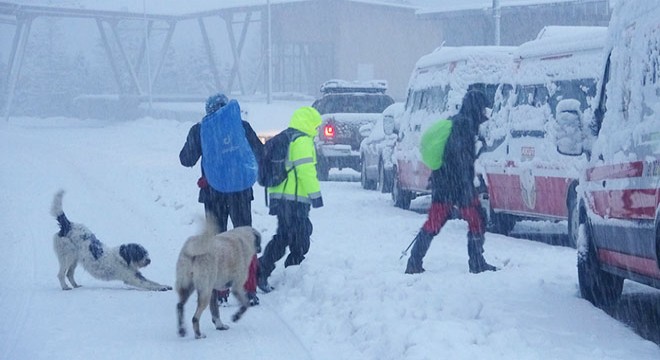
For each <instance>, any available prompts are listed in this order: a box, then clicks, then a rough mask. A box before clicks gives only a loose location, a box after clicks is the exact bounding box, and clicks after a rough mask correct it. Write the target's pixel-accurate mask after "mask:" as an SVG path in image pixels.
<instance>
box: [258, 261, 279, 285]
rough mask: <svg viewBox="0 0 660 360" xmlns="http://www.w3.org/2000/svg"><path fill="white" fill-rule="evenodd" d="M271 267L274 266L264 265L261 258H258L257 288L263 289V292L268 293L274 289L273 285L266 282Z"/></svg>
mask: <svg viewBox="0 0 660 360" xmlns="http://www.w3.org/2000/svg"><path fill="white" fill-rule="evenodd" d="M273 269H275V266H272V265H271V266H266V264H264V261H263V260H262V258H259V265H258V266H257V287H258V288H259V290H261V291H263V292H264V294H268V293H269V292H271V291H273V290H275V288H274V287H272V286H270V284H268V277H269V276H270V273H271V272H272V271H273Z"/></svg>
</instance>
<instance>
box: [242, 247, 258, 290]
mask: <svg viewBox="0 0 660 360" xmlns="http://www.w3.org/2000/svg"><path fill="white" fill-rule="evenodd" d="M258 264H259V260H257V255H256V254H255V255H254V256H252V261H251V262H250V268H249V269H248V278H247V280H245V284H244V285H243V288H244V289H245V291H247V292H257V266H258Z"/></svg>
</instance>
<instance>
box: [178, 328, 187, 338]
mask: <svg viewBox="0 0 660 360" xmlns="http://www.w3.org/2000/svg"><path fill="white" fill-rule="evenodd" d="M184 336H186V329H184V328H179V337H184Z"/></svg>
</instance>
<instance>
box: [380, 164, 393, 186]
mask: <svg viewBox="0 0 660 360" xmlns="http://www.w3.org/2000/svg"><path fill="white" fill-rule="evenodd" d="M393 177H394V174H393V173H392V171H391V170H390V171H386V170H385V165H383V160H382V159H381V160H380V161H379V162H378V189H379V190H380V192H382V193H390V192H392V182H393Z"/></svg>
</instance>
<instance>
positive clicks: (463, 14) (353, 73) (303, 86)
mask: <svg viewBox="0 0 660 360" xmlns="http://www.w3.org/2000/svg"><path fill="white" fill-rule="evenodd" d="M272 11H273V23H272V33H273V42H274V48H276V49H282V48H284V47H287V48H289V49H290V48H292V47H293V48H295V49H296V50H295V51H294V55H292V54H291V51H292V50H289V53H287V54H288V55H286V56H287V60H286V62H287V64H288V65H287V66H284V67H286V69H283V68H284V67H279V69H280V72H279V73H277V74H276V76H274V89H275V91H278V90H277V89H278V84H277V82H278V81H279V82H283V84H279V85H280V88H281V89H283V90H284V91H298V92H303V93H306V94H308V95H313V96H318V95H319V87H320V85H321V83H323V82H324V81H325V80H328V79H331V78H340V79H346V80H356V79H359V78H360V77H365V78H366V77H371V78H374V79H384V80H387V81H388V83H389V93H390V95H392V96H393V97H394V98H395V99H397V100H403V99H405V96H406V91H407V85H408V79H409V77H410V74H411V72H412V70H413V68H414V65H415V63H416V61H417V60H418V59H419V58H420V57H421V56H422V55H425V54H428V53H430V52H432V51H433V50H434V49H435V48H437V47H439V46H440V45H441V44H442V43H443V42H444V43H445V45H447V46H461V45H492V44H494V43H495V35H494V28H495V25H494V18H493V13H492V10H490V9H486V10H468V11H457V12H449V13H434V14H425V15H416V14H415V11H414V10H413V9H411V8H405V7H397V6H385V5H376V4H369V3H361V2H352V1H346V0H323V1H303V2H293V3H286V4H280V5H278V6H274V7H273V10H272ZM608 21H609V6H608V1H607V0H594V1H586V2H582V1H580V2H571V3H556V4H540V5H530V6H518V7H505V8H503V9H502V12H501V23H500V28H501V34H500V36H501V37H500V39H501V42H500V43H501V45H519V44H521V43H523V42H525V41H528V40H531V39H533V38H535V37H536V35H537V34H538V32H539V31H540V30H541V29H542V28H543V27H544V26H547V25H601V26H603V25H607V23H608ZM273 56H274V66H275V67H276V68H277V67H278V66H280V65H281V64H282V62H283V61H285V60H283V59H281V58H280V59H278V58H277V57H278V56H282V52H281V51H280V52H277V53H276V54H273ZM292 56H299V57H300V59H298V61H297V63H295V64H289V63H292V62H294V59H292ZM294 69H295V70H294Z"/></svg>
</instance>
